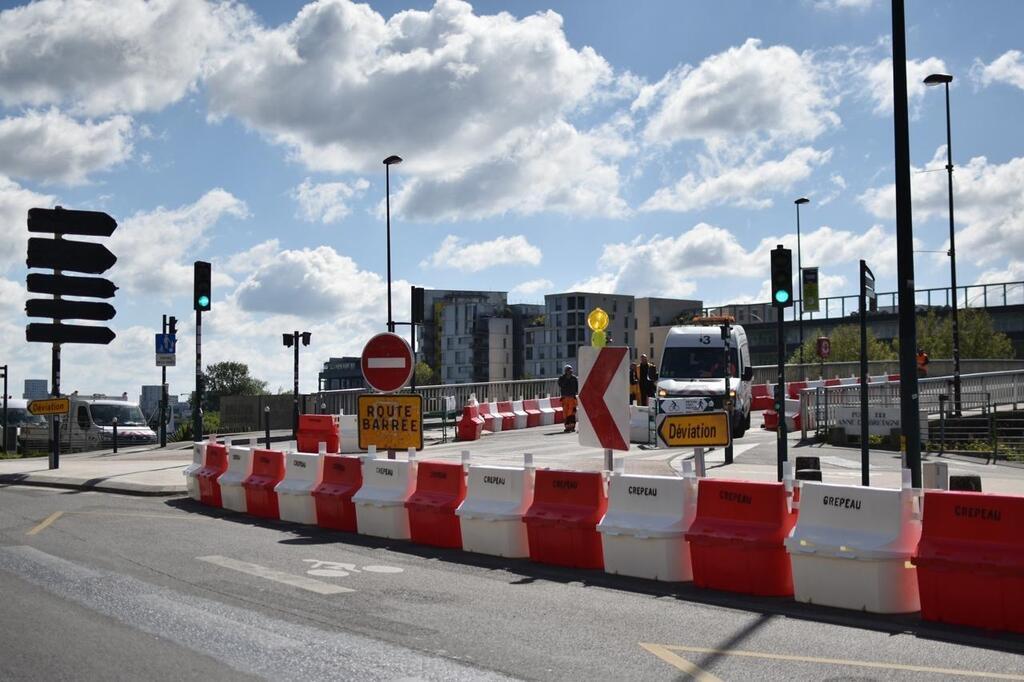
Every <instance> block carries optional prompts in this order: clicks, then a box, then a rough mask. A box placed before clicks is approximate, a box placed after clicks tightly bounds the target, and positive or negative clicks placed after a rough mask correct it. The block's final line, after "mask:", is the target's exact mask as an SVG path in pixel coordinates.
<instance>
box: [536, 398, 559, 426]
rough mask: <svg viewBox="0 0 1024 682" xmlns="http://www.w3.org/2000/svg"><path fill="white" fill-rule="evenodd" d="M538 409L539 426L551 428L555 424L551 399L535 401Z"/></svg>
mask: <svg viewBox="0 0 1024 682" xmlns="http://www.w3.org/2000/svg"><path fill="white" fill-rule="evenodd" d="M537 405H538V406H539V407H540V423H541V426H551V425H552V424H554V423H555V408H554V407H552V406H551V398H541V399H540V400H538V401H537Z"/></svg>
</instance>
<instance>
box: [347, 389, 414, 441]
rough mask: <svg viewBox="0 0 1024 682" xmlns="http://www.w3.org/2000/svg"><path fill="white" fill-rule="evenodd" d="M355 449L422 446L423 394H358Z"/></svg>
mask: <svg viewBox="0 0 1024 682" xmlns="http://www.w3.org/2000/svg"><path fill="white" fill-rule="evenodd" d="M356 421H357V422H358V427H359V449H361V450H366V449H368V448H369V447H370V446H371V445H375V446H376V447H377V449H378V450H408V449H409V448H416V449H417V450H422V449H423V396H421V395H419V394H417V393H402V394H390V395H384V394H375V393H364V394H363V395H361V396H359V416H358V418H357V419H356Z"/></svg>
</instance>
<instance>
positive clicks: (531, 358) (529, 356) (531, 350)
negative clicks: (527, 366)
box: [526, 346, 533, 360]
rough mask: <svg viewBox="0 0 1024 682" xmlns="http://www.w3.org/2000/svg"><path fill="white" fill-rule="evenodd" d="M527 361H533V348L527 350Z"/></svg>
mask: <svg viewBox="0 0 1024 682" xmlns="http://www.w3.org/2000/svg"><path fill="white" fill-rule="evenodd" d="M526 359H527V360H533V348H530V347H529V346H527V348H526Z"/></svg>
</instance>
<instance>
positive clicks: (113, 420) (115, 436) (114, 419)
mask: <svg viewBox="0 0 1024 682" xmlns="http://www.w3.org/2000/svg"><path fill="white" fill-rule="evenodd" d="M110 424H111V426H112V427H113V429H114V447H113V450H114V454H115V455H116V454H117V417H114V418H113V419H112V420H111V422H110Z"/></svg>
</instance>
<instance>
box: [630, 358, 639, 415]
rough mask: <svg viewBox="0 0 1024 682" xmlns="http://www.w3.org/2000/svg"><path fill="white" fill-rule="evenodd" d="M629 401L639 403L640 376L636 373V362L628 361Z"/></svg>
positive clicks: (634, 403) (633, 403)
mask: <svg viewBox="0 0 1024 682" xmlns="http://www.w3.org/2000/svg"><path fill="white" fill-rule="evenodd" d="M629 403H630V404H631V405H639V404H640V378H639V375H638V374H637V369H636V363H635V362H631V363H629Z"/></svg>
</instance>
